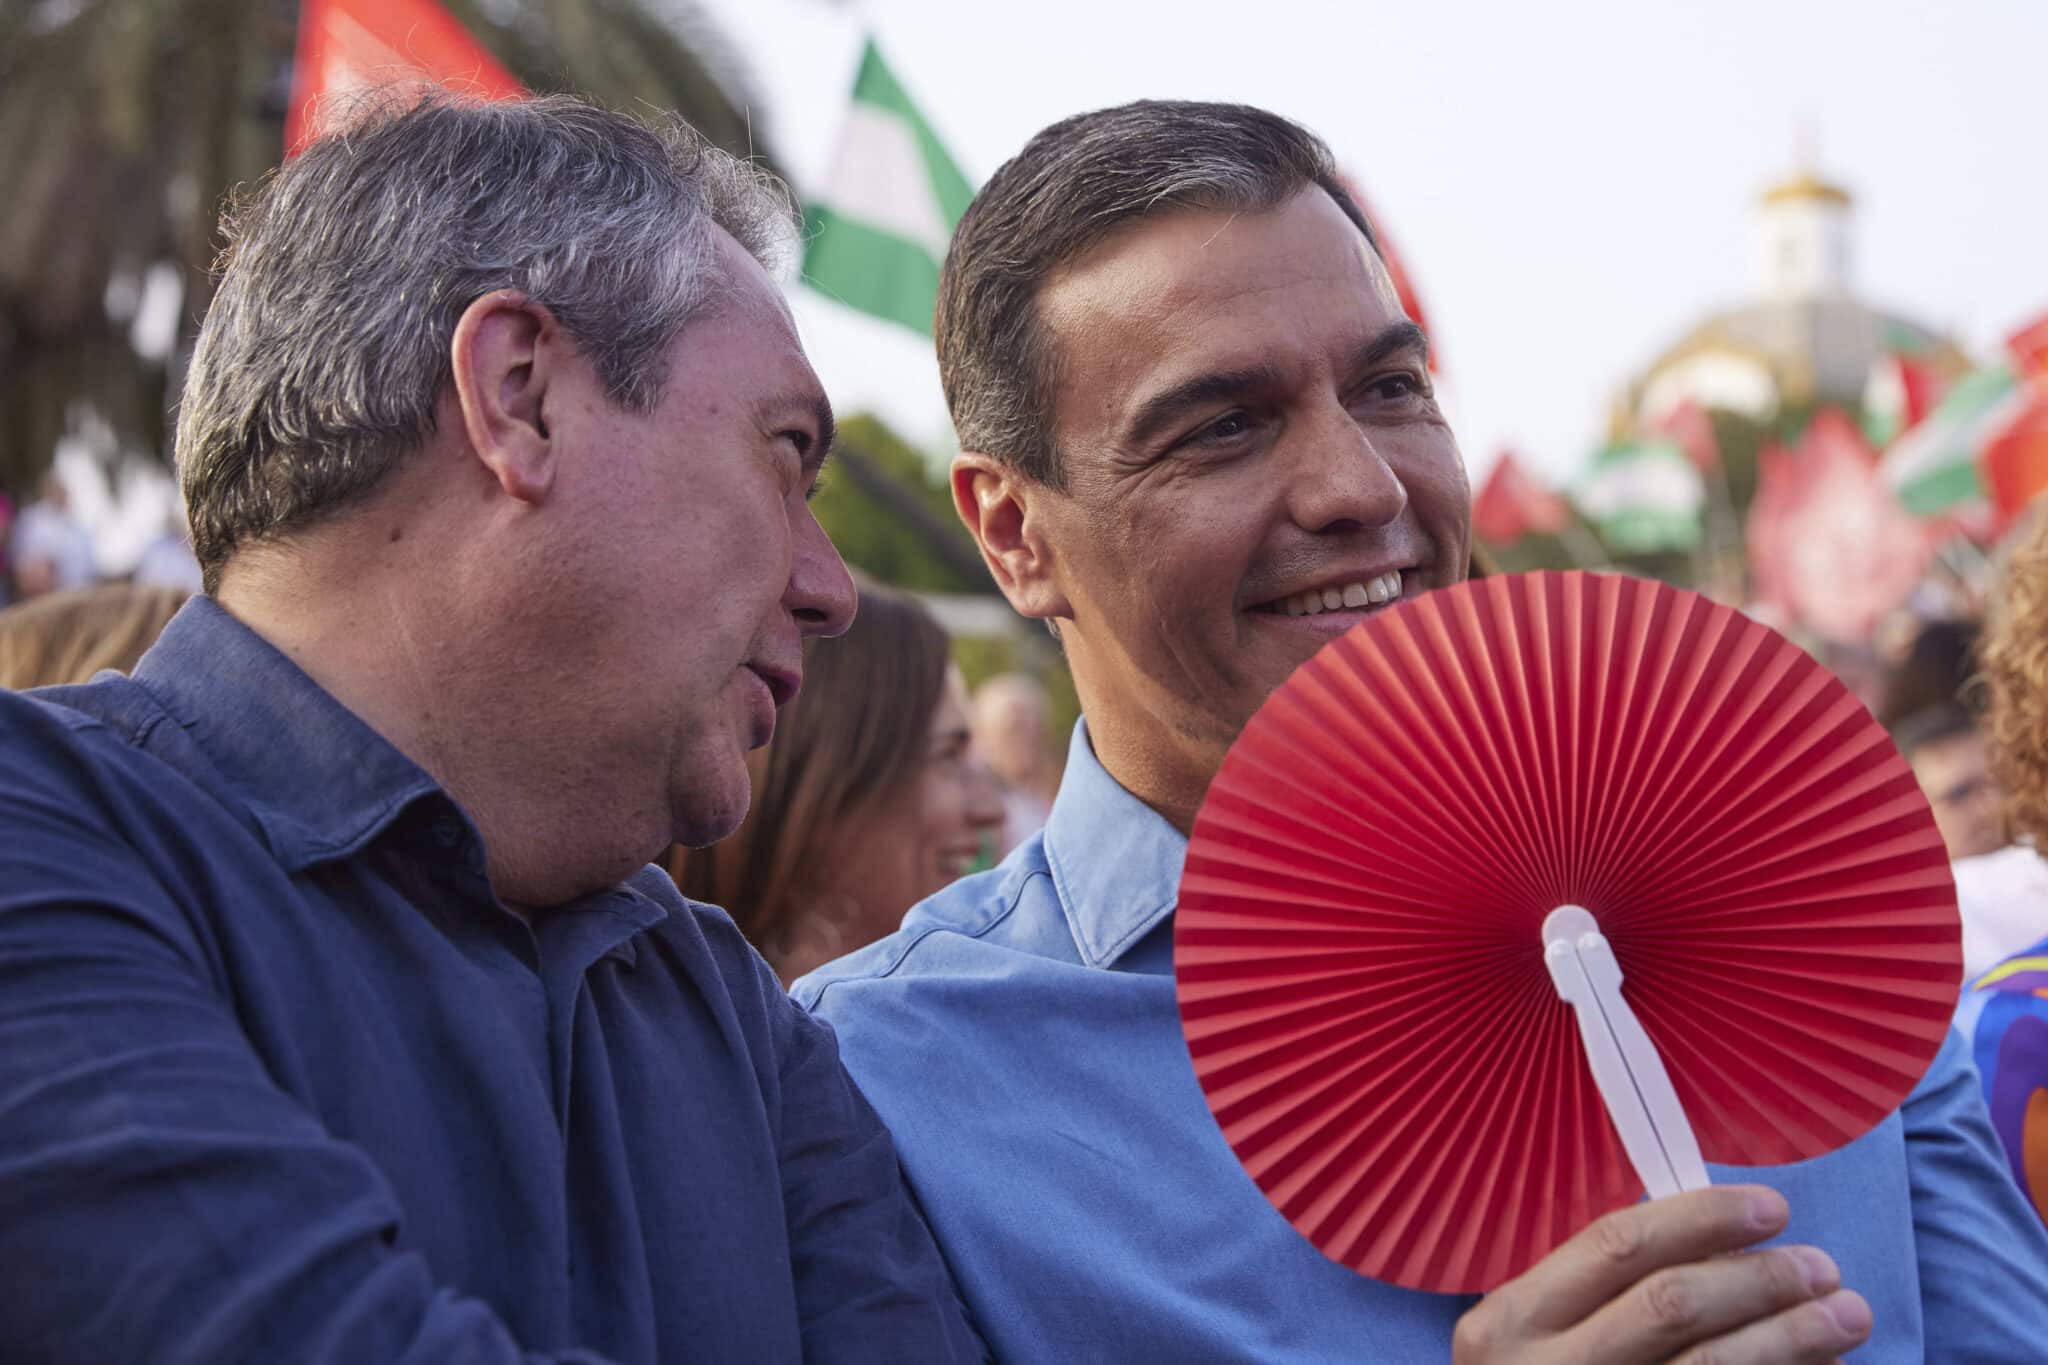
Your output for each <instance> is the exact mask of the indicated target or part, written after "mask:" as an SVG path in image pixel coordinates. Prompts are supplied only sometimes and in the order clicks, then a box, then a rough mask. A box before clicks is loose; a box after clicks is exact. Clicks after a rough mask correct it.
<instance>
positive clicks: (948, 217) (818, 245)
mask: <svg viewBox="0 0 2048 1365" xmlns="http://www.w3.org/2000/svg"><path fill="white" fill-rule="evenodd" d="M973 198H974V187H973V186H972V185H970V184H968V183H967V177H966V176H964V175H962V174H960V169H959V167H957V166H955V165H954V164H953V158H952V157H950V156H948V155H947V154H946V149H945V147H944V146H942V145H941V144H940V142H939V138H938V134H936V133H934V132H933V131H932V126H931V124H929V123H927V122H926V121H925V118H924V115H923V114H921V113H919V112H918V110H917V106H916V105H915V104H912V103H911V101H910V96H908V95H906V94H905V93H904V92H903V87H902V85H900V84H899V83H898V82H897V80H896V76H895V73H893V72H892V71H890V70H889V67H888V65H887V63H885V62H883V60H882V54H881V52H880V51H879V50H877V48H876V47H875V44H874V42H873V41H872V40H870V41H869V43H868V45H867V51H866V52H864V53H863V54H862V55H861V61H860V74H859V75H858V76H857V77H856V78H855V79H854V82H853V107H852V108H851V109H850V110H849V111H848V112H847V116H846V126H845V128H844V129H843V130H841V132H840V135H839V150H838V155H837V157H836V159H835V160H834V162H833V166H832V172H831V181H830V183H829V184H828V185H827V186H826V188H825V192H824V193H823V194H822V195H820V196H818V199H817V202H815V203H813V204H812V205H811V206H810V208H809V209H808V210H807V211H806V212H805V214H804V228H805V232H806V234H807V235H808V237H809V239H810V243H809V245H808V246H807V247H806V248H805V251H804V278H805V279H806V280H808V281H809V282H810V283H811V285H812V287H814V288H816V289H818V290H819V291H821V292H823V293H826V294H829V295H831V296H832V297H833V298H836V299H838V300H839V301H840V302H841V303H844V304H847V305H848V306H850V307H853V308H858V309H860V310H861V311H862V312H864V313H873V314H874V315H875V316H876V317H879V318H887V319H888V320H889V321H891V322H900V323H902V324H903V325H904V326H905V327H908V328H910V329H911V330H913V331H916V332H921V333H924V334H925V335H927V336H928V335H930V334H931V330H932V310H933V307H934V306H935V305H936V304H937V303H938V298H939V263H940V262H941V261H943V260H944V259H945V256H946V243H947V242H948V241H950V240H951V238H952V236H953V225H954V224H955V223H958V222H959V221H960V215H961V214H963V213H965V212H966V211H967V205H968V202H969V201H970V200H972V199H973Z"/></svg>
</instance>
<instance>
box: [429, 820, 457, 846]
mask: <svg viewBox="0 0 2048 1365" xmlns="http://www.w3.org/2000/svg"><path fill="white" fill-rule="evenodd" d="M434 842H435V843H437V844H439V845H440V846H441V847H443V848H453V847H455V846H456V845H457V844H459V843H461V842H462V826H460V825H458V824H455V823H453V822H452V821H448V820H437V821H435V823H434Z"/></svg>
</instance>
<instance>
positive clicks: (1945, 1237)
mask: <svg viewBox="0 0 2048 1365" xmlns="http://www.w3.org/2000/svg"><path fill="white" fill-rule="evenodd" d="M1905 1123H1906V1161H1907V1172H1908V1176H1909V1178H1910V1180H1911V1182H1912V1191H1913V1232H1914V1240H1915V1243H1916V1245H1917V1247H1918V1250H1919V1260H1920V1298H1921V1307H1922V1311H1923V1312H1924V1313H1925V1317H1926V1339H1927V1346H1928V1356H1927V1358H1928V1360H1930V1361H1939V1362H1954V1363H1955V1365H1962V1363H1963V1362H1979V1361H1981V1362H1985V1365H1991V1362H2005V1361H2014V1360H2032V1359H2036V1358H2038V1355H2039V1352H2040V1349H2041V1343H2042V1342H2043V1341H2048V1232H2044V1230H2043V1228H2042V1226H2041V1220H2040V1219H2039V1218H2037V1217H2035V1215H2034V1211H2033V1210H2032V1209H2031V1208H2030V1207H2028V1205H2027V1202H2026V1200H2025V1199H2024V1198H2023V1197H2022V1196H2021V1194H2020V1192H2019V1189H2018V1187H2017V1186H2015V1185H2014V1184H2013V1182H2012V1177H2011V1176H2010V1175H2009V1174H2008V1173H2007V1171H2006V1165H2005V1159H2004V1156H2003V1155H2002V1153H2001V1151H2000V1149H1999V1146H1998V1139H1997V1137H1996V1136H1995V1135H1994V1134H1993V1133H1992V1131H1991V1124H1990V1121H1989V1120H1988V1118H1987V1117H1986V1115H1985V1111H1984V1101H1983V1097H1982V1096H1981V1095H1980V1094H1979V1092H1978V1080H1977V1073H1976V1071H1975V1070H1974V1069H1973V1068H1972V1067H1971V1065H1970V1062H1969V1058H1968V1056H1967V1054H1966V1051H1965V1045H1964V1042H1963V1039H1962V1037H1961V1035H1959V1034H1957V1033H1955V1032H1954V1031H1951V1032H1950V1033H1949V1036H1948V1041H1947V1042H1946V1043H1945V1044H1943V1046H1942V1049H1941V1053H1940V1055H1939V1056H1937V1057H1936V1058H1935V1061H1934V1065H1933V1067H1931V1068H1930V1069H1929V1071H1928V1073H1927V1078H1926V1079H1925V1080H1924V1081H1923V1082H1922V1083H1921V1085H1920V1087H1919V1088H1918V1089H1917V1090H1915V1091H1914V1092H1913V1095H1912V1096H1911V1097H1910V1098H1909V1099H1908V1100H1907V1101H1906V1105H1905Z"/></svg>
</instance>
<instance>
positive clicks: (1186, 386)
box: [1125, 365, 1279, 445]
mask: <svg viewBox="0 0 2048 1365" xmlns="http://www.w3.org/2000/svg"><path fill="white" fill-rule="evenodd" d="M1278 378H1279V376H1278V375H1277V374H1276V373H1275V372H1274V370H1273V369H1272V368H1271V367H1270V366H1265V365H1253V366H1250V367H1248V368H1246V369H1242V370H1214V371H1211V372H1210V373H1208V374H1198V375H1196V376H1194V377H1193V378H1192V379H1185V380H1182V381H1181V382H1180V383H1178V384H1175V385H1174V386H1173V387H1172V388H1170V389H1163V390H1161V391H1160V392H1158V393H1155V394H1153V395H1152V396H1151V397H1150V398H1147V399H1146V400H1145V401H1144V402H1143V403H1140V404H1139V405H1138V410H1137V411H1136V412H1135V413H1133V414H1131V420H1130V423H1129V425H1128V426H1127V427H1126V428H1125V437H1126V439H1127V440H1129V441H1130V443H1131V444H1133V445H1143V444H1145V443H1146V442H1147V441H1150V440H1152V439H1153V438H1154V437H1155V436H1157V435H1158V434H1159V433H1160V432H1161V431H1163V430H1165V429H1166V428H1167V427H1169V426H1171V425H1173V423H1174V422H1175V421H1176V420H1178V419H1179V418H1180V417H1181V416H1182V415H1183V414H1184V413H1186V412H1188V411H1189V410H1190V409H1193V408H1200V407H1204V406H1207V405H1208V404H1211V403H1218V402H1221V401H1223V400H1224V399H1227V398H1236V397H1238V396H1240V395H1242V394H1247V393H1256V392H1257V391H1259V390H1260V389H1266V388H1271V387H1273V386H1274V384H1275V383H1276V382H1277V381H1278Z"/></svg>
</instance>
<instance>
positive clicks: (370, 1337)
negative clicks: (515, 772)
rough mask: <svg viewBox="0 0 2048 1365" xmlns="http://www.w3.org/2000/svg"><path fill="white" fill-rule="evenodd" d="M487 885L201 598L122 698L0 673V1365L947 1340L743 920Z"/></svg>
mask: <svg viewBox="0 0 2048 1365" xmlns="http://www.w3.org/2000/svg"><path fill="white" fill-rule="evenodd" d="M527 723H530V724H534V725H545V724H547V723H548V718H547V717H546V716H534V717H531V718H530V720H529V721H528V722H527ZM537 780H544V778H540V779H537ZM483 868H484V857H483V849H482V846H481V843H480V841H479V839H478V836H477V832H476V829H475V827H474V826H473V825H472V824H471V822H470V821H469V820H468V818H467V817H466V816H465V815H464V814H463V812H462V811H461V810H460V809H458V808H457V807H456V805H455V804H454V803H453V802H452V801H451V800H450V799H449V798H448V797H447V796H446V795H445V794H444V793H443V792H442V791H441V789H440V788H439V787H438V786H437V785H436V784H435V782H434V781H433V780H432V779H431V778H430V777H428V776H427V774H426V773H425V772H423V771H422V770H421V769H420V768H418V767H417V766H416V765H414V764H413V763H412V762H411V761H409V760H408V759H407V758H406V757H405V756H404V755H402V754H401V753H399V752H398V751H397V750H396V749H395V748H394V747H392V746H391V745H390V744H389V743H387V742H386V741H385V740H383V739H382V738H381V737H380V736H378V735H377V734H376V733H375V732H374V731H372V730H371V729H370V728H369V727H368V726H367V725H365V724H364V723H363V722H362V721H361V720H360V719H358V718H357V717H356V716H354V715H353V714H352V713H350V712H349V711H348V710H346V709H345V708H344V707H343V706H342V705H341V704H340V703H339V702H337V701H336V700H335V699H334V698H333V697H331V696H329V695H328V694H327V693H325V692H324V691H322V690H321V689H320V688H319V687H318V686H317V685H316V684H315V683H314V682H313V681H312V680H311V679H309V678H308V677H306V675H305V674H303V673H301V672H300V671H299V670H298V669H297V668H296V667H294V666H293V665H292V664H291V663H290V662H289V661H288V660H286V659H285V658H284V656H283V655H281V654H279V653H278V652H277V651H276V650H274V649H272V648H271V647H270V646H269V645H268V644H266V643H265V642H264V641H263V640H262V639H260V638H259V637H258V636H257V635H255V634H254V633H253V632H252V631H250V630H249V629H247V628H246V627H244V626H242V625H241V624H239V623H238V622H236V621H235V620H234V619H233V618H232V617H230V616H229V615H228V614H227V613H226V612H225V611H223V610H222V609H221V608H220V607H219V606H217V605H216V604H214V603H213V602H211V601H209V600H207V599H204V598H201V599H196V600H194V601H193V602H192V603H191V604H189V605H188V606H187V607H186V608H185V610H184V611H183V612H182V613H181V614H180V615H179V616H178V618H177V619H176V620H174V621H173V622H172V623H171V625H170V627H169V628H168V629H167V630H166V631H165V633H164V636H163V638H162V640H161V641H160V642H159V643H158V645H157V647H156V648H155V649H154V650H152V651H151V652H150V654H149V655H148V656H147V657H145V658H144V660H143V661H142V663H141V664H140V666H138V668H137V669H136V671H135V675H134V677H133V678H132V679H128V678H119V677H116V676H114V675H102V677H101V678H100V679H97V680H95V681H94V682H92V683H90V684H87V685H85V686H83V687H76V688H64V689H55V690H51V691H45V692H40V693H35V694H14V693H8V692H4V691H0V1359H6V1360H9V1361H16V1360H53V1361H55V1360H63V1361H75V1360H94V1361H110V1360H142V1359H147V1360H153V1361H155V1360H162V1361H173V1360H175V1361H188V1360H189V1361H229V1360H261V1361H287V1360H289V1361H331V1362H337V1363H340V1362H346V1363H347V1365H359V1363H360V1362H368V1361H377V1362H385V1361H419V1362H435V1363H436V1365H443V1363H445V1362H473V1361H474V1362H481V1361H509V1360H522V1359H526V1360H531V1359H561V1360H597V1359H611V1360H618V1361H636V1362H638V1361H649V1362H651V1361H657V1360H661V1361H680V1360H692V1361H696V1360H716V1361H745V1362H750V1363H751V1362H775V1361H796V1360H799V1359H803V1360H813V1361H817V1360H829V1361H870V1360H872V1361H906V1360H914V1361H920V1362H922V1361H929V1360H944V1359H949V1358H953V1357H955V1356H965V1355H967V1354H968V1353H969V1351H970V1347H969V1345H968V1339H967V1336H966V1328H965V1327H964V1325H963V1323H962V1321H961V1318H960V1316H959V1313H958V1309H957V1306H956V1304H955V1301H954V1299H953V1297H952V1294H951V1289H950V1285H949V1282H948V1280H947V1277H946V1273H945V1270H944V1268H943V1266H942V1264H941V1263H940V1261H939V1259H938V1256H937V1253H936V1252H935V1251H934V1250H933V1247H932V1244H931V1240H930V1237H929V1235H928V1234H927V1232H926V1230H925V1228H924V1226H923V1223H922V1221H921V1220H920V1219H919V1217H918V1215H917V1212H916V1210H915V1209H914V1208H913V1206H912V1205H911V1203H910V1202H909V1198H908V1196H907V1195H906V1193H905V1192H904V1189H903V1186H902V1183H901V1178H900V1176H899V1173H898V1170H897V1165H896V1156H895V1152H894V1150H893V1148H892V1147H891V1145H890V1142H889V1138H888V1135H887V1134H886V1133H885V1132H884V1131H883V1129H882V1127H881V1124H880V1123H879V1121H878V1120H877V1119H876V1118H875V1115H874V1113H873V1111H872V1110H871V1109H870V1108H869V1107H868V1105H867V1103H866V1102H865V1101H864V1100H863V1099H862V1098H861V1096H860V1094H859V1092H858V1091H857V1090H856V1089H854V1087H853V1085H852V1084H851V1082H849V1081H848V1080H847V1078H846V1075H845V1072H844V1071H843V1070H842V1069H841V1067H840V1064H839V1058H838V1051H837V1047H836V1045H835V1043H834V1040H833V1037H832V1034H831V1032H830V1030H829V1028H828V1027H827V1026H825V1025H823V1024H821V1023H819V1022H816V1021H814V1020H812V1019H810V1018H808V1017H807V1016H805V1015H804V1014H802V1013H801V1012H800V1011H798V1010H796V1009H795V1008H794V1007H793V1006H791V1005H790V1003H789V1002H788V1000H787V998H786V997H785V996H784V994H783V993H782V991H781V989H780V988H779V987H778V985H777V984H776V981H775V978H774V976H773V975H772V974H771V973H770V972H769V971H768V970H767V968H766V967H765V966H764V965H763V964H762V963H761V961H760V959H759V958H758V957H756V956H755V955H754V954H753V952H752V951H751V950H750V949H749V948H748V947H747V944H746V943H745V941H744V940H743V939H742V938H741V936H740V934H739V932H738V931H737V930H736V929H735V928H734V927H733V924H732V921H731V920H730V919H728V918H727V917H726V916H725V915H723V914H722V913H720V912H718V911H715V910H710V909H707V908H705V907H701V906H695V905H692V904H690V903H689V902H686V901H684V900H683V899H682V898H681V897H680V896H678V894H677V893H676V891H675V889H674V887H673V886H672V885H671V884H670V883H669V882H668V880H667V879H666V878H665V877H663V876H662V875H660V873H659V872H657V871H654V870H652V869H650V870H648V871H647V872H645V873H643V874H642V875H641V876H639V877H637V878H636V879H634V880H633V881H632V882H631V883H630V884H628V885H623V886H619V887H617V888H614V889H612V890H609V891H606V892H604V893H602V894H598V895H593V896H589V897H586V898H584V899H582V900H579V901H577V902H575V903H573V904H570V905H567V906H563V907H560V908H558V909H556V910H553V911H549V912H547V913H545V914H542V915H538V916H535V917H533V919H532V921H531V924H530V925H529V922H528V921H526V920H523V919H521V918H519V917H518V916H516V915H514V914H513V913H511V912H510V911H508V910H507V909H505V908H504V907H503V906H502V905H501V904H500V903H499V902H498V901H497V900H496V898H495V897H494V896H493V895H492V892H491V888H490V886H489V884H488V882H487V881H486V880H485V877H484V875H483Z"/></svg>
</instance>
